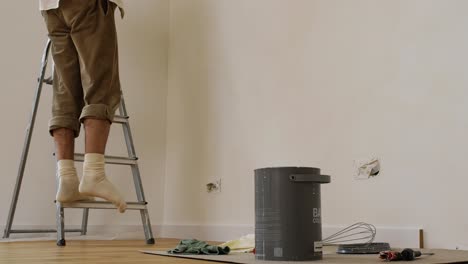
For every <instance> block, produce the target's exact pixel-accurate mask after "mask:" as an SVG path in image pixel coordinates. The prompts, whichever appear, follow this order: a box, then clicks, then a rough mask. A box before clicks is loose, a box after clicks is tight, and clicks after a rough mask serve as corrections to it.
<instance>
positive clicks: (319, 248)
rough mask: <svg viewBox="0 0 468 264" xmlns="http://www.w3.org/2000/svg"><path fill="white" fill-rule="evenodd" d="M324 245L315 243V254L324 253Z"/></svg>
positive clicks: (318, 242) (319, 242)
mask: <svg viewBox="0 0 468 264" xmlns="http://www.w3.org/2000/svg"><path fill="white" fill-rule="evenodd" d="M322 248H323V243H322V242H321V241H316V242H314V252H322Z"/></svg>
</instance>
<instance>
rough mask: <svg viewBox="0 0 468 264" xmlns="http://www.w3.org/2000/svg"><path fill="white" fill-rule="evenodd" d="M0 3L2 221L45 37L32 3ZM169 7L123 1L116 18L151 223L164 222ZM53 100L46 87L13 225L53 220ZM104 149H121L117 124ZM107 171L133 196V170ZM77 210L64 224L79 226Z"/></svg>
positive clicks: (109, 219) (159, 0) (130, 220)
mask: <svg viewBox="0 0 468 264" xmlns="http://www.w3.org/2000/svg"><path fill="white" fill-rule="evenodd" d="M2 8H3V10H7V11H5V12H3V14H2V16H0V32H1V34H2V37H1V38H2V41H1V44H0V58H1V59H0V76H1V78H0V79H1V81H2V85H1V86H2V90H3V95H2V96H1V97H0V112H1V113H2V114H1V115H0V122H1V124H2V126H1V127H2V131H1V137H0V146H1V150H2V151H1V152H0V164H1V168H2V170H1V179H2V183H1V184H0V209H1V210H0V226H3V225H4V224H5V223H6V218H7V212H8V208H9V206H10V201H11V195H12V191H13V186H14V183H15V179H16V173H17V168H18V163H19V158H20V154H21V150H22V146H23V140H24V135H25V132H24V131H25V129H26V125H27V122H28V121H29V113H30V110H31V104H32V101H33V95H34V93H35V86H36V78H37V74H38V72H39V67H40V58H41V55H42V49H43V46H44V44H45V40H46V30H45V26H44V23H43V19H42V17H41V15H40V13H39V11H38V3H37V1H5V2H4V3H2ZM168 8H169V1H168V0H139V1H127V8H126V17H125V19H124V20H120V19H117V27H118V34H119V40H120V43H119V48H120V63H121V64H120V69H121V81H122V87H123V89H124V94H125V96H126V103H127V108H128V111H129V114H130V117H131V119H130V122H131V125H132V130H133V135H134V140H135V147H136V150H137V154H138V155H139V157H140V169H141V173H142V178H143V183H144V185H145V188H146V190H145V191H146V196H147V200H149V201H150V214H151V220H152V221H153V223H154V224H158V223H160V222H161V221H162V215H161V212H162V210H163V185H164V173H165V133H166V128H165V118H166V95H167V49H168V47H167V45H168V36H169V35H168V28H169V26H168V22H169V16H168V14H169V13H168V10H169V9H168ZM50 102H51V90H50V88H49V87H45V90H44V93H43V96H42V101H41V105H40V110H39V113H38V119H37V126H36V129H35V133H34V138H33V143H32V145H31V152H30V157H29V162H28V164H27V169H26V172H25V176H24V184H23V187H22V192H21V195H20V200H19V203H18V208H17V214H16V218H15V221H14V224H15V225H16V226H18V225H26V226H31V225H45V226H53V225H55V206H54V204H53V200H54V198H55V162H54V158H53V156H52V153H53V149H54V148H53V144H52V140H51V138H50V136H49V135H48V132H47V122H48V119H49V118H50ZM81 143H82V140H81V139H80V140H79V145H80V146H79V147H78V149H83V147H82V146H81ZM108 150H109V154H114V155H120V154H124V155H125V154H126V152H125V148H124V142H123V137H122V132H121V128H120V126H119V125H115V126H113V130H112V135H111V138H110V142H109V147H108ZM77 166H78V167H80V166H81V164H77ZM108 174H109V175H110V177H111V178H112V180H113V181H114V182H115V183H116V184H117V185H118V186H119V188H120V189H121V190H122V192H124V193H125V194H126V196H127V197H128V198H129V200H133V201H135V200H136V197H135V195H134V193H135V192H134V188H133V186H132V178H131V172H130V169H127V168H125V169H122V167H116V166H109V167H108ZM80 215H81V212H80V211H76V212H73V210H67V211H66V215H65V217H66V223H68V224H78V223H79V222H80V219H81V218H80ZM139 223H141V218H140V215H139V213H138V212H128V213H127V214H125V215H122V216H121V215H119V214H118V213H116V212H114V211H106V212H102V211H100V212H97V211H92V212H91V214H90V225H103V224H110V225H121V224H124V225H138V224H139ZM2 231H3V228H2ZM2 233H3V232H2Z"/></svg>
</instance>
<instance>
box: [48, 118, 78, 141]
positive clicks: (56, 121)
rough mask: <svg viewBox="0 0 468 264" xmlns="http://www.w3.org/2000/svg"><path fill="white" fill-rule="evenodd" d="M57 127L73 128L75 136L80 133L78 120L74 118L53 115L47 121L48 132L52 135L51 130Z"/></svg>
mask: <svg viewBox="0 0 468 264" xmlns="http://www.w3.org/2000/svg"><path fill="white" fill-rule="evenodd" d="M58 128H69V129H71V130H73V132H74V134H75V137H78V136H79V135H80V122H79V121H78V119H76V118H71V117H67V116H55V117H53V118H52V119H50V121H49V133H50V135H51V136H54V134H53V131H54V130H55V129H58Z"/></svg>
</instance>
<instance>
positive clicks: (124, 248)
mask: <svg viewBox="0 0 468 264" xmlns="http://www.w3.org/2000/svg"><path fill="white" fill-rule="evenodd" d="M178 242H179V240H176V239H157V240H156V245H146V244H145V243H144V241H142V240H135V241H132V240H120V241H115V240H106V241H72V240H70V241H67V246H66V247H58V246H56V245H55V241H40V242H36V241H35V242H8V243H0V263H1V264H4V263H5V264H6V263H8V264H15V263H28V264H46V263H47V264H50V263H71V264H75V263H76V264H78V263H80V264H82V263H96V264H104V263H113V264H119V263H127V264H128V263H155V264H161V263H165V264H173V263H181V264H191V263H196V264H208V263H210V264H212V263H213V262H209V261H197V260H185V259H178V258H168V257H161V256H154V255H147V254H143V253H140V252H138V250H167V249H171V248H174V247H175V246H176V245H177V244H178Z"/></svg>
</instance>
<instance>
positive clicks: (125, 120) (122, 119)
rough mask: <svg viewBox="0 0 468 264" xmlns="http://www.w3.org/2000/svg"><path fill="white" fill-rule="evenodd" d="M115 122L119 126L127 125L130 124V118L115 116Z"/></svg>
mask: <svg viewBox="0 0 468 264" xmlns="http://www.w3.org/2000/svg"><path fill="white" fill-rule="evenodd" d="M113 122H114V123H117V124H126V123H128V116H121V115H116V116H114V120H113Z"/></svg>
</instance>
